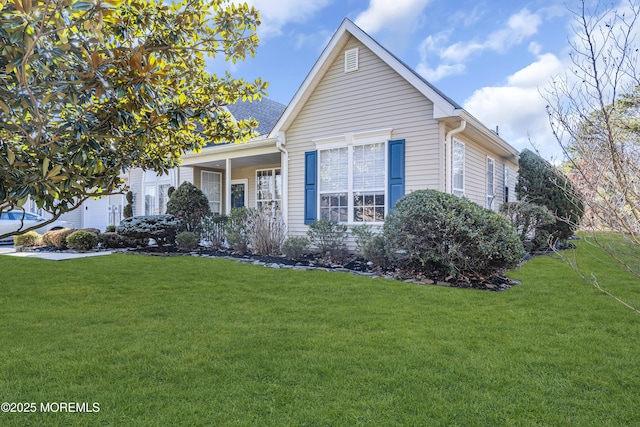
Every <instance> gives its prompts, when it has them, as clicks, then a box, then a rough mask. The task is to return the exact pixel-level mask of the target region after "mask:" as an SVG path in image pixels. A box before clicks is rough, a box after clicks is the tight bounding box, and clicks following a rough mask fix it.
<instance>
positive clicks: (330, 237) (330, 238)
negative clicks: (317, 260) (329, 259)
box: [307, 219, 348, 253]
mask: <svg viewBox="0 0 640 427" xmlns="http://www.w3.org/2000/svg"><path fill="white" fill-rule="evenodd" d="M347 231H348V229H347V226H346V225H344V224H340V223H339V222H336V221H327V220H323V219H321V220H318V221H315V222H313V223H311V224H310V225H309V230H307V236H309V239H310V240H311V243H312V244H313V245H315V246H316V247H317V248H318V249H319V250H320V252H322V253H327V252H332V251H336V250H338V249H341V248H342V247H343V246H345V241H346V240H347Z"/></svg>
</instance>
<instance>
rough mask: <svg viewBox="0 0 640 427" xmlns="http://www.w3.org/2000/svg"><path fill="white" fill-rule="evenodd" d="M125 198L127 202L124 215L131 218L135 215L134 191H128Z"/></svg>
mask: <svg viewBox="0 0 640 427" xmlns="http://www.w3.org/2000/svg"><path fill="white" fill-rule="evenodd" d="M125 198H126V199H127V204H126V205H125V206H124V209H122V216H124V217H125V218H131V217H132V216H133V192H132V191H127V195H126V196H125Z"/></svg>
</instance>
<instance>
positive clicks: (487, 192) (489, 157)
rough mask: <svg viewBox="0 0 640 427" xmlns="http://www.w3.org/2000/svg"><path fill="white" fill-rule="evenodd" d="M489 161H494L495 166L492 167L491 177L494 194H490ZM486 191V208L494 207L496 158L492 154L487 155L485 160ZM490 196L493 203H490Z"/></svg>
mask: <svg viewBox="0 0 640 427" xmlns="http://www.w3.org/2000/svg"><path fill="white" fill-rule="evenodd" d="M489 162H491V163H492V165H493V167H492V175H493V176H492V177H491V178H492V179H491V184H492V188H491V192H492V193H493V194H491V195H489V191H488V190H489V182H488V179H489ZM484 189H485V190H484V191H485V193H486V197H485V204H486V208H487V209H494V207H495V206H494V203H495V201H496V159H494V158H493V157H491V156H486V158H485V161H484ZM489 197H491V203H489Z"/></svg>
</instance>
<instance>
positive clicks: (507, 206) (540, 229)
mask: <svg viewBox="0 0 640 427" xmlns="http://www.w3.org/2000/svg"><path fill="white" fill-rule="evenodd" d="M500 213H501V214H502V215H504V216H505V217H506V218H507V219H508V220H509V221H511V224H512V225H513V226H514V227H515V229H516V232H517V233H518V236H520V241H522V245H523V246H524V248H525V250H527V251H534V250H539V249H544V248H548V247H549V237H550V235H549V231H548V230H547V229H546V228H545V227H546V226H548V225H551V224H553V223H554V222H556V220H555V218H554V216H553V214H552V213H551V211H550V210H549V209H547V208H546V207H545V206H540V205H536V204H535V203H530V202H528V201H526V200H523V201H519V202H510V203H504V204H503V205H502V206H500Z"/></svg>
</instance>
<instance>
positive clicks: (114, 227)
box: [104, 224, 116, 233]
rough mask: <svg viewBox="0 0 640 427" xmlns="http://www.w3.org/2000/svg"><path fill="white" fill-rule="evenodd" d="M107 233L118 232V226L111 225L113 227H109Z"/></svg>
mask: <svg viewBox="0 0 640 427" xmlns="http://www.w3.org/2000/svg"><path fill="white" fill-rule="evenodd" d="M104 232H105V233H115V232H116V226H115V225H113V224H111V225H107V228H105V229H104Z"/></svg>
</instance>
